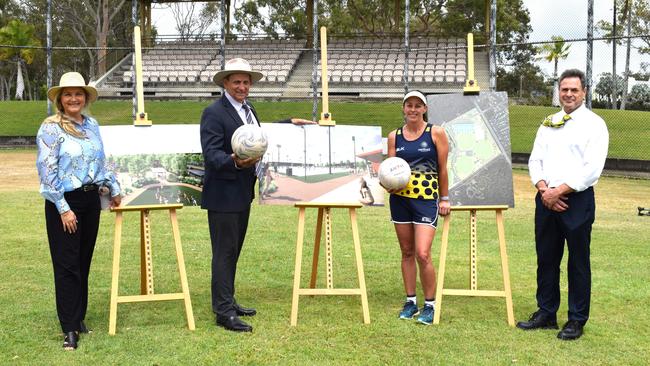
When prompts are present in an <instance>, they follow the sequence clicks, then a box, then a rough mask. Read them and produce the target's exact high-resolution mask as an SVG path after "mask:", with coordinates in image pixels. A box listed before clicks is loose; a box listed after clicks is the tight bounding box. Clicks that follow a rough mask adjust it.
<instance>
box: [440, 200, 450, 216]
mask: <svg viewBox="0 0 650 366" xmlns="http://www.w3.org/2000/svg"><path fill="white" fill-rule="evenodd" d="M438 212H439V213H440V215H442V216H447V215H449V213H450V212H451V204H450V203H449V201H440V202H439V203H438Z"/></svg>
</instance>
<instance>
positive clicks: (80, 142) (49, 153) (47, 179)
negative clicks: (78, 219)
mask: <svg viewBox="0 0 650 366" xmlns="http://www.w3.org/2000/svg"><path fill="white" fill-rule="evenodd" d="M75 127H76V128H77V130H78V131H80V132H82V133H83V134H84V135H85V136H86V137H85V138H77V137H74V136H71V135H69V134H68V133H66V132H65V131H64V130H63V129H62V128H61V127H60V126H59V124H58V123H43V124H42V125H41V127H40V128H39V130H38V134H37V135H36V144H37V145H38V156H37V158H36V168H37V169H38V175H39V177H40V180H41V187H40V193H41V195H42V196H43V197H45V199H47V200H48V201H51V202H53V203H54V204H55V205H56V208H57V209H58V210H59V213H64V212H66V211H68V210H70V206H69V205H68V203H67V202H66V200H65V198H64V196H63V194H64V193H65V192H70V191H74V190H75V189H77V188H79V187H81V186H82V185H86V184H97V185H105V186H107V187H109V188H110V191H111V197H115V196H117V195H118V194H120V186H119V184H118V183H117V180H116V179H115V175H114V174H113V172H111V171H110V170H108V169H107V168H106V167H105V165H104V164H105V155H104V145H103V143H102V138H101V136H100V135H99V125H98V124H97V121H96V120H95V119H93V118H92V117H87V116H84V120H83V122H82V123H81V125H77V124H75Z"/></svg>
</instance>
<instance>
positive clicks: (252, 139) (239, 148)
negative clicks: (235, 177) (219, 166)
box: [230, 125, 269, 159]
mask: <svg viewBox="0 0 650 366" xmlns="http://www.w3.org/2000/svg"><path fill="white" fill-rule="evenodd" d="M230 145H231V146H232V151H233V152H234V153H235V156H237V157H238V158H239V159H250V158H253V159H257V158H260V157H262V155H264V153H265V152H266V148H267V147H268V145H269V141H268V139H267V138H266V133H264V130H262V128H261V127H259V126H256V125H243V126H240V127H239V128H237V129H236V130H235V133H233V134H232V139H231V140H230Z"/></svg>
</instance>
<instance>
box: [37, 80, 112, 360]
mask: <svg viewBox="0 0 650 366" xmlns="http://www.w3.org/2000/svg"><path fill="white" fill-rule="evenodd" d="M47 97H48V98H49V99H50V100H51V101H52V102H53V103H54V104H55V106H56V109H57V112H56V114H55V115H52V116H49V117H48V118H46V119H45V121H43V124H41V127H40V128H39V130H38V134H37V136H36V143H37V145H38V156H37V159H36V168H37V169H38V175H39V178H40V193H41V195H42V196H43V197H44V198H45V222H46V228H47V237H48V241H49V245H50V254H51V257H52V264H53V267H54V284H55V292H56V310H57V314H58V317H59V322H60V323H61V329H62V330H63V334H64V340H63V348H64V349H66V350H73V349H76V348H77V342H78V341H79V333H87V332H89V330H88V328H87V327H86V325H85V323H84V320H85V316H86V309H87V306H88V274H89V271H90V262H91V260H92V255H93V250H94V248H95V241H96V239H97V231H98V228H99V214H100V209H101V205H100V199H99V195H100V194H102V193H103V194H109V193H110V196H111V206H119V204H120V201H121V198H120V197H121V196H120V187H119V185H118V183H117V181H116V179H115V176H114V174H113V173H112V172H110V171H109V170H107V169H106V167H105V155H104V146H103V143H102V139H101V136H100V135H99V126H98V124H97V121H96V120H95V119H93V118H92V117H89V116H87V115H85V114H83V111H84V110H85V108H86V107H87V106H88V105H89V104H90V103H91V102H93V101H95V100H96V99H97V89H95V87H93V86H90V85H86V83H85V81H84V78H83V76H81V74H79V73H77V72H68V73H65V74H63V76H61V80H60V82H59V85H58V86H55V87H52V88H50V89H49V90H48V91H47Z"/></svg>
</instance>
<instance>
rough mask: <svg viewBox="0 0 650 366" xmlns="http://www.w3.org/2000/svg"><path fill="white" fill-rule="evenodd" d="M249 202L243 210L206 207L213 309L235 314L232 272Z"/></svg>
mask: <svg viewBox="0 0 650 366" xmlns="http://www.w3.org/2000/svg"><path fill="white" fill-rule="evenodd" d="M249 216H250V206H249V207H248V208H247V209H246V210H245V211H242V212H215V211H208V225H209V227H210V240H211V242H212V311H214V312H215V313H216V314H217V315H222V316H232V315H235V314H236V313H235V308H234V304H235V274H236V273H237V261H238V260H239V254H240V253H241V249H242V247H243V245H244V239H245V238H246V229H247V228H248V218H249Z"/></svg>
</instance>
